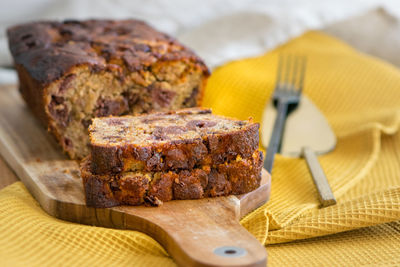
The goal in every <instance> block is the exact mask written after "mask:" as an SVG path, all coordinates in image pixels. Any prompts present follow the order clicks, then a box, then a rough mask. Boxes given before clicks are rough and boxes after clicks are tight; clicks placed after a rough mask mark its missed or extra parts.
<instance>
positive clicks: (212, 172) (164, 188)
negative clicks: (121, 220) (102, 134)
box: [81, 151, 262, 208]
mask: <svg viewBox="0 0 400 267" xmlns="http://www.w3.org/2000/svg"><path fill="white" fill-rule="evenodd" d="M90 166H91V158H90V156H88V157H87V158H85V159H84V160H83V161H82V164H81V176H82V180H83V186H84V189H85V196H86V204H87V205H88V206H91V207H96V208H107V207H112V206H117V205H141V204H148V205H153V206H159V205H161V204H162V203H163V202H165V201H170V200H173V199H200V198H204V197H216V196H226V195H229V194H243V193H247V192H250V191H252V190H254V189H256V188H257V187H259V185H260V181H261V168H262V153H261V152H260V151H255V152H254V153H253V155H252V156H251V157H250V158H247V159H241V158H240V156H237V159H234V160H231V161H229V162H225V163H222V164H216V165H214V166H209V165H203V166H201V167H195V168H193V169H190V170H175V171H166V172H144V171H136V172H130V171H129V172H121V173H117V174H94V173H92V172H91V167H90Z"/></svg>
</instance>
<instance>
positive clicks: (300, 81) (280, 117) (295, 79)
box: [264, 55, 307, 173]
mask: <svg viewBox="0 0 400 267" xmlns="http://www.w3.org/2000/svg"><path fill="white" fill-rule="evenodd" d="M306 61H307V59H306V57H304V56H296V55H286V56H285V55H280V56H279V62H278V73H277V78H276V85H275V89H274V94H273V102H274V106H275V107H276V108H277V111H278V112H277V116H276V119H275V123H274V128H273V131H272V135H271V139H270V141H269V144H268V149H267V156H266V158H265V161H264V168H265V169H266V170H267V171H268V172H269V173H271V171H272V166H273V164H274V157H275V154H276V153H277V152H279V151H280V148H281V143H282V142H281V140H282V134H283V130H284V128H285V121H286V118H287V116H288V114H289V113H290V112H291V111H293V110H294V109H295V108H296V107H297V106H298V104H299V102H300V96H301V92H302V90H303V85H304V74H305V71H306Z"/></svg>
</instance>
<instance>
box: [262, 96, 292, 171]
mask: <svg viewBox="0 0 400 267" xmlns="http://www.w3.org/2000/svg"><path fill="white" fill-rule="evenodd" d="M287 112H288V104H287V103H285V102H281V101H280V102H278V113H277V115H276V118H275V123H274V128H273V130H272V135H271V139H270V140H269V144H268V148H267V156H266V157H265V160H264V168H265V169H266V170H267V171H268V172H269V173H271V171H272V166H273V165H274V157H275V154H276V153H277V152H278V151H279V150H280V146H281V140H282V134H283V129H284V128H285V121H286V117H287V116H286V115H287Z"/></svg>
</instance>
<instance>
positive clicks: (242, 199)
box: [0, 86, 270, 266]
mask: <svg viewBox="0 0 400 267" xmlns="http://www.w3.org/2000/svg"><path fill="white" fill-rule="evenodd" d="M0 125H1V127H0V154H1V155H2V156H3V158H4V159H5V160H6V162H7V163H8V165H9V166H10V167H11V168H12V169H13V170H14V172H15V173H16V174H17V175H18V177H19V178H20V179H21V181H22V182H23V183H24V184H25V186H26V187H27V188H28V190H29V191H30V192H31V193H32V195H33V196H34V197H35V199H36V200H37V201H38V202H39V203H40V205H41V206H42V208H43V209H44V210H45V211H46V212H47V213H49V214H50V215H53V216H55V217H57V218H60V219H63V220H68V221H72V222H78V223H83V224H89V225H97V226H103V227H112V228H120V229H133V230H138V231H142V232H144V233H146V234H148V235H150V236H152V237H153V238H154V239H156V240H157V241H158V242H160V244H161V245H162V246H164V247H165V249H166V250H167V251H168V253H169V254H170V255H171V256H172V257H173V258H174V260H175V261H176V262H177V263H178V264H179V265H181V266H265V265H266V261H267V254H266V250H265V248H264V246H262V245H261V244H260V243H259V242H258V241H257V240H256V239H255V238H254V237H253V236H252V235H251V234H250V233H249V232H247V231H246V230H245V229H244V228H243V227H242V226H241V225H240V224H239V219H240V218H241V217H243V216H244V215H245V214H247V213H248V212H250V211H252V210H254V209H255V208H257V207H259V206H261V205H262V204H264V203H265V202H266V201H267V200H268V199H269V194H270V176H269V174H268V173H266V172H263V179H262V185H261V186H260V188H258V189H257V190H255V191H253V192H251V193H249V194H246V195H241V196H229V197H219V198H207V199H201V200H184V201H171V202H166V203H164V205H162V206H161V207H142V206H141V207H128V206H120V207H114V208H110V209H95V208H89V207H87V206H86V205H85V201H84V192H83V186H82V182H81V179H80V175H79V170H78V163H77V162H75V161H72V160H69V159H67V157H66V156H64V155H63V154H62V153H60V150H59V148H58V146H57V145H56V144H55V142H54V140H53V139H52V138H51V137H50V136H49V135H48V133H47V132H46V131H45V130H44V128H43V127H42V126H41V125H40V124H39V122H38V121H37V120H36V119H35V118H34V117H33V116H32V115H31V113H30V111H29V110H28V109H27V107H26V106H25V104H24V103H23V101H22V100H21V98H20V97H19V94H18V91H17V89H16V88H15V87H13V86H8V87H0ZM0 164H4V163H2V162H0ZM6 176H10V173H7V174H6ZM11 176H12V175H11ZM7 182H11V181H10V180H9V181H6V182H5V183H7Z"/></svg>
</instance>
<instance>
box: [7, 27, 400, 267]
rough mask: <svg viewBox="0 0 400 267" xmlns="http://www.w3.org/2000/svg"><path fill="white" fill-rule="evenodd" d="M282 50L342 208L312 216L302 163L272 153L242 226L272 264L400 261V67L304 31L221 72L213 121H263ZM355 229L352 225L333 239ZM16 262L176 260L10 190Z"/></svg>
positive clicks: (142, 240)
mask: <svg viewBox="0 0 400 267" xmlns="http://www.w3.org/2000/svg"><path fill="white" fill-rule="evenodd" d="M281 52H285V53H301V54H303V55H307V58H308V68H307V75H306V81H305V83H306V84H305V90H304V93H305V94H307V95H308V96H309V97H310V98H311V99H312V100H313V101H314V103H315V104H316V105H317V106H318V107H319V108H320V109H321V110H322V112H323V113H324V114H325V116H326V117H327V119H328V120H329V122H330V123H331V125H332V127H333V129H334V131H335V133H336V135H337V137H338V143H337V147H336V148H335V150H334V151H333V152H331V153H329V154H327V155H324V156H321V157H320V161H321V164H322V167H323V168H324V170H325V172H326V174H327V178H328V180H329V182H330V184H331V186H332V188H333V192H334V194H335V196H336V197H337V200H338V204H337V205H335V206H332V207H328V208H325V209H318V204H319V203H318V198H317V194H316V191H315V187H314V185H313V183H312V179H311V177H310V174H309V172H308V169H307V166H306V164H305V162H304V160H302V159H293V158H284V157H282V156H279V155H278V156H277V157H276V162H275V165H274V170H273V173H272V177H273V178H272V193H271V200H270V201H269V202H268V203H267V204H266V205H264V206H263V207H261V208H259V209H257V210H256V211H254V212H252V213H250V214H249V215H248V216H246V217H245V218H244V219H243V220H242V224H243V225H244V226H245V227H246V228H247V229H248V230H249V231H250V232H251V233H252V234H254V235H255V236H256V237H257V239H258V240H260V242H262V243H264V244H265V245H267V250H268V253H269V259H268V261H269V264H270V266H273V265H277V266H281V265H303V266H304V265H306V266H307V265H318V266H331V265H351V266H353V265H385V266H386V265H400V222H399V220H400V150H399V148H400V131H398V128H399V124H400V71H399V70H398V69H396V68H395V67H393V66H391V65H389V64H387V63H384V62H382V61H380V60H378V59H375V58H372V57H369V56H366V55H363V54H360V53H358V52H357V51H355V50H353V49H352V48H351V47H349V46H348V45H346V44H344V43H342V42H340V41H338V40H336V39H334V38H332V37H329V36H326V35H324V34H322V33H319V32H309V33H307V34H305V35H303V36H301V37H299V38H297V39H294V40H292V41H291V42H289V43H288V44H286V45H284V46H282V47H280V48H278V49H276V50H275V51H273V52H271V53H268V54H265V55H263V56H260V57H257V58H251V59H246V60H240V61H236V62H231V63H229V64H226V65H225V66H223V67H220V68H218V69H216V70H215V71H214V73H213V75H212V77H211V78H210V81H209V83H208V86H207V90H206V93H205V98H204V105H205V106H208V107H212V108H213V110H214V112H215V113H217V114H224V115H227V116H233V117H238V118H242V119H246V118H247V117H249V116H252V117H253V118H254V119H255V120H256V121H260V118H261V113H262V110H263V108H264V105H265V103H266V101H267V99H268V98H269V97H270V96H271V93H272V91H273V87H274V82H275V77H276V69H277V66H276V65H277V64H276V63H277V59H278V53H281ZM0 179H1V178H0ZM378 224H379V225H378ZM374 225H375V226H374ZM366 226H370V227H367V228H362V227H366ZM357 228H360V229H357ZM352 229H357V230H354V231H350V232H345V233H340V232H344V231H348V230H352ZM329 234H334V235H329ZM325 235H327V236H325ZM322 236H323V237H322ZM310 238H311V239H310ZM299 239H304V240H299ZM296 240H297V241H296ZM288 241H295V242H289V243H287V242H288ZM285 242H286V243H285ZM18 265H20V266H44V265H49V266H50V265H51V266H54V265H68V266H100V265H101V266H112V265H129V266H135V265H143V266H169V265H174V262H173V261H172V260H171V258H170V257H169V256H168V254H167V253H166V252H165V251H164V249H163V248H162V247H161V246H160V245H159V244H158V243H157V242H155V241H154V240H153V239H151V238H150V237H148V236H146V235H144V234H142V233H139V232H135V231H123V230H114V229H105V228H99V227H91V226H85V225H77V224H73V223H68V222H64V221H60V220H57V219H54V218H52V217H50V216H48V215H46V214H45V213H44V212H43V210H42V209H41V208H40V207H39V206H38V204H37V203H36V202H35V201H34V200H33V199H32V197H31V196H30V195H29V193H28V192H27V191H26V189H25V188H24V186H23V185H22V184H21V183H15V184H13V185H11V186H9V187H7V188H5V189H3V190H2V191H0V266H18Z"/></svg>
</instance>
